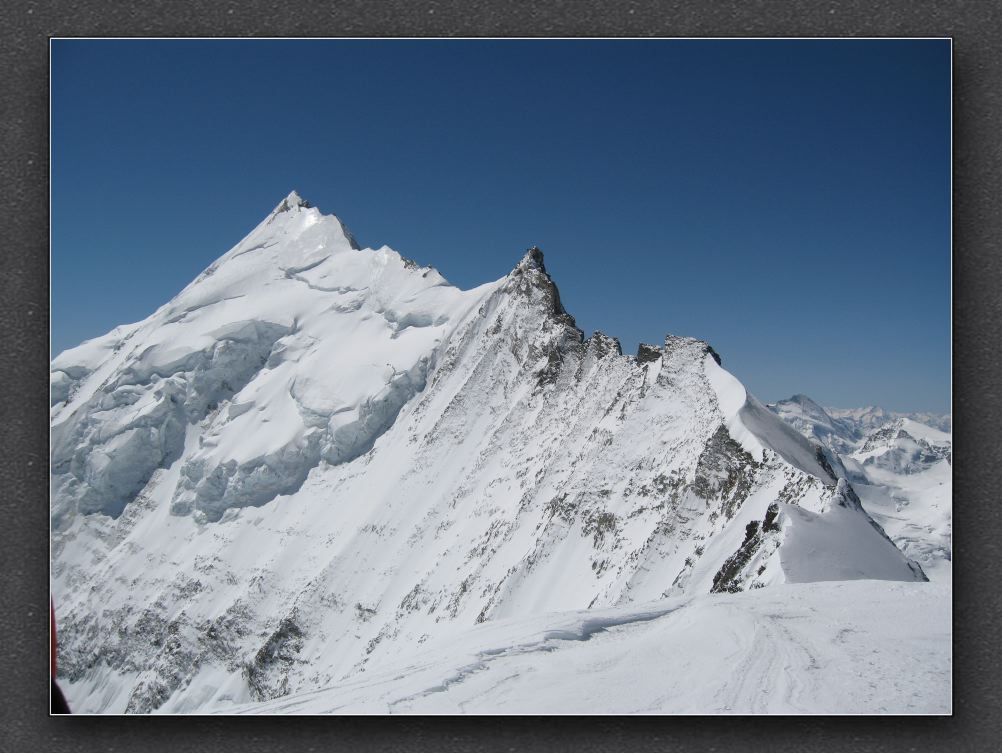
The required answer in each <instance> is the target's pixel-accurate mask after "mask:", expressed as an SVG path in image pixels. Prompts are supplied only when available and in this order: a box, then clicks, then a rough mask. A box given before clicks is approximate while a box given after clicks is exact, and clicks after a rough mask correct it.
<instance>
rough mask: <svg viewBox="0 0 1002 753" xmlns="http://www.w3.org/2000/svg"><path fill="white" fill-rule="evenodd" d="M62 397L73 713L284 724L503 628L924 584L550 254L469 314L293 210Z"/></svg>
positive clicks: (737, 395)
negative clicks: (599, 319) (274, 710)
mask: <svg viewBox="0 0 1002 753" xmlns="http://www.w3.org/2000/svg"><path fill="white" fill-rule="evenodd" d="M52 384H53V390H52V395H53V396H52V401H53V406H52V551H53V565H52V576H53V590H54V598H55V604H56V616H57V620H58V622H59V626H60V632H59V635H60V654H59V666H60V677H61V680H62V681H63V683H64V685H65V686H66V688H67V692H68V696H69V698H70V701H71V703H72V704H74V706H75V708H77V709H78V710H83V711H93V712H104V711H110V712H121V711H128V712H149V711H154V710H158V709H160V710H166V709H173V710H177V711H193V710H198V709H201V708H204V707H207V705H219V704H226V703H243V702H251V701H264V700H268V699H272V698H276V697H281V696H284V695H287V694H290V693H297V692H303V691H306V690H310V689H314V688H318V687H324V686H329V685H332V684H335V683H340V682H344V681H348V680H351V679H352V678H358V677H360V676H362V675H364V674H365V673H366V672H368V671H369V667H370V666H373V665H375V664H381V663H386V662H392V661H404V660H406V659H407V657H409V656H411V655H412V654H413V652H414V651H415V650H416V647H420V646H422V645H424V644H425V643H428V642H431V641H436V640H449V638H450V636H454V635H456V636H458V635H460V634H462V633H463V632H464V631H466V630H468V629H469V628H471V627H472V626H474V625H476V624H480V623H484V622H493V621H497V620H505V619H512V618H518V619H524V618H528V617H530V616H532V615H544V614H548V613H552V612H557V611H566V610H584V609H591V608H604V607H613V606H626V605H630V604H633V603H638V602H646V601H650V600H652V599H660V598H665V597H671V596H679V595H684V596H691V595H695V594H707V593H709V592H713V593H718V594H719V593H728V592H737V591H743V590H748V589H759V588H764V587H771V586H774V585H778V584H783V583H790V582H798V583H799V582H805V581H824V580H838V579H846V578H853V579H873V578H879V579H889V580H900V581H920V580H924V579H925V576H924V574H923V573H922V570H921V568H920V567H919V566H918V565H917V564H915V563H914V562H912V561H911V560H909V559H908V558H907V557H906V556H904V555H903V554H902V553H901V551H900V550H899V549H898V548H897V547H895V546H894V544H893V543H892V542H891V541H890V540H889V539H888V538H887V537H886V536H885V535H884V533H883V531H882V530H881V528H880V527H879V526H878V525H877V524H876V523H875V522H874V521H873V520H872V519H871V518H870V516H869V515H868V514H867V512H866V511H865V510H864V509H863V506H862V505H861V504H860V501H859V497H858V496H857V495H856V492H855V491H854V490H853V488H852V486H851V485H849V484H847V483H846V482H845V481H844V480H843V481H839V480H838V478H837V474H836V472H835V470H834V469H833V468H832V467H831V464H830V463H829V462H828V460H827V459H826V456H825V455H824V453H821V452H819V451H818V448H817V447H816V446H815V445H812V444H811V443H810V442H809V441H808V440H807V439H805V438H804V437H803V436H801V435H800V434H799V433H797V432H796V431H794V430H793V429H791V428H790V427H789V426H788V425H787V424H785V423H784V422H783V421H782V420H780V419H779V418H778V417H777V416H776V415H775V414H773V413H772V412H771V411H769V410H768V409H767V408H766V407H765V406H763V405H762V404H761V403H759V402H758V401H757V400H755V398H754V397H752V396H750V395H748V394H747V393H746V392H745V390H744V388H743V386H742V385H741V384H740V382H739V381H738V380H737V379H736V378H734V377H733V376H732V375H731V374H729V373H728V372H727V371H725V370H724V369H723V368H722V367H721V366H720V359H719V356H717V354H716V353H715V352H714V351H713V350H712V348H710V347H709V346H708V345H707V344H706V343H704V342H702V341H699V340H694V339H692V338H686V337H679V336H675V335H668V336H667V337H666V338H665V342H664V345H663V346H658V347H656V346H647V345H645V346H642V347H641V349H640V351H639V352H638V354H637V355H636V356H624V355H623V354H622V353H621V350H620V346H619V343H618V342H617V341H616V340H615V339H614V338H610V337H607V336H606V335H603V334H601V333H599V332H596V333H594V334H593V335H592V336H591V337H590V338H587V339H585V338H584V336H583V333H582V332H581V331H580V330H578V329H577V327H576V326H575V323H574V319H573V318H572V317H571V316H570V315H569V314H568V313H567V312H566V311H565V310H564V309H563V306H562V305H561V303H560V298H559V293H558V291H557V288H556V286H555V285H554V283H553V281H552V280H551V279H550V277H549V275H548V274H547V273H546V270H545V267H544V265H543V257H542V254H541V253H540V252H539V250H538V249H530V251H529V252H528V253H526V255H525V256H524V257H523V258H522V260H521V261H520V262H519V263H518V264H517V265H516V266H515V268H514V269H513V270H512V272H511V273H510V274H509V275H507V276H506V277H504V278H502V279H501V280H498V281H496V282H493V283H489V284H487V285H483V286H481V287H478V288H475V289H473V290H469V291H461V290H458V289H457V288H455V287H453V286H451V285H449V284H448V283H447V282H446V281H445V279H444V278H442V276H441V275H440V274H438V272H436V271H435V270H434V269H432V268H429V267H420V266H418V265H417V264H415V263H414V262H411V261H409V260H407V259H405V258H404V257H401V256H400V255H399V254H397V253H396V252H394V251H392V250H390V249H388V248H385V247H384V248H381V249H377V250H373V249H360V248H358V247H357V244H356V243H355V242H354V240H353V239H352V237H351V235H350V233H348V232H347V231H346V230H345V228H344V226H343V225H342V224H341V222H340V221H339V220H338V219H337V218H336V217H333V216H324V215H322V214H320V212H319V211H318V210H316V209H314V208H312V207H310V206H309V205H308V204H307V203H306V202H304V201H303V200H302V199H301V198H299V197H298V196H297V195H296V194H295V193H293V194H290V196H288V197H287V198H286V199H285V200H283V201H282V202H281V203H280V204H279V206H278V207H276V209H275V210H274V211H273V212H271V213H270V214H269V215H268V216H267V217H266V218H265V220H264V221H263V222H262V223H261V224H260V225H259V226H258V227H257V228H255V229H254V230H253V231H252V232H251V233H250V234H249V235H248V236H247V237H246V238H245V239H244V240H243V241H241V242H240V243H239V244H237V246H235V247H234V248H233V249H232V250H231V251H229V252H227V253H226V254H224V255H223V256H222V257H221V258H220V259H219V260H217V261H216V262H215V263H214V264H212V265H211V266H210V267H209V268H208V269H207V270H206V271H205V272H204V273H203V274H202V275H200V276H199V277H198V278H197V279H196V280H195V281H194V282H192V284H191V285H189V286H188V287H187V288H185V289H184V290H183V291H182V292H181V293H180V294H179V295H178V296H177V297H176V298H175V299H174V300H172V301H171V302H169V303H167V304H166V305H165V306H163V307H161V308H160V309H158V310H157V311H156V312H154V313H153V314H152V315H151V316H150V317H149V318H148V319H146V320H144V321H142V322H139V323H137V324H133V325H127V326H123V327H119V328H117V329H116V330H114V331H112V332H111V333H109V334H108V335H106V336H104V337H102V338H98V339H96V340H92V341H89V342H87V343H84V344H83V345H81V346H80V347H78V348H75V349H72V350H69V351H66V352H64V353H62V354H60V355H59V356H58V357H57V358H56V359H54V361H53V363H52Z"/></svg>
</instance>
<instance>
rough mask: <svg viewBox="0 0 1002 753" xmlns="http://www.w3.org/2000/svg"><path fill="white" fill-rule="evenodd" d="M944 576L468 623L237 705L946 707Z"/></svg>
mask: <svg viewBox="0 0 1002 753" xmlns="http://www.w3.org/2000/svg"><path fill="white" fill-rule="evenodd" d="M948 602H949V591H948V590H947V589H946V588H944V587H942V586H932V585H929V584H910V583H889V582H886V581H854V582H851V583H824V584H820V583H819V584H809V585H787V586H777V587H775V588H768V589H763V590H760V591H753V592H750V593H743V594H734V595H712V596H698V597H694V598H688V599H679V598H676V599H666V600H664V601H659V602H652V603H648V604H643V605H637V606H634V607H629V608H622V607H620V608H615V609H602V610H591V611H584V612H569V613H563V614H548V615H544V616H539V617H534V618H531V619H527V620H503V621H499V622H495V623H489V624H487V625H484V626H481V627H478V628H474V629H472V630H469V631H467V632H466V633H464V634H462V635H459V636H456V637H454V638H452V639H450V641H449V643H448V645H445V646H439V647H437V648H432V647H429V648H428V650H426V651H422V652H421V653H419V654H417V655H415V656H414V657H413V658H412V659H411V660H409V661H407V662H405V663H401V664H398V665H394V666H385V667H384V666H379V667H377V668H373V670H371V671H370V672H369V673H367V675H366V676H365V677H363V678H359V679H356V680H352V681H349V682H344V683H339V684H337V685H334V686H331V687H329V688H324V689H321V690H317V691H313V692H309V693H302V694H296V695H292V696H289V697H286V698H282V699H279V700H276V701H271V702H269V703H264V704H250V705H244V706H237V707H229V706H225V705H219V706H211V705H210V708H212V709H213V710H214V711H217V712H223V713H241V714H261V713H279V714H330V713H337V714H351V713H354V714H385V713H392V714H399V713H402V714H442V713H445V714H456V713H487V714H497V713H502V714H581V713H606V714H651V713H657V714H663V713H687V714H757V713H793V714H798V713H850V714H882V713H894V714H948V713H950V710H951V699H950V668H951V658H950V646H949V641H950V620H949V605H948Z"/></svg>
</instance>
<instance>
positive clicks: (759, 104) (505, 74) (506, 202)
mask: <svg viewBox="0 0 1002 753" xmlns="http://www.w3.org/2000/svg"><path fill="white" fill-rule="evenodd" d="M292 189H296V190H297V191H299V193H300V194H301V195H302V196H303V197H305V198H306V199H308V200H309V201H310V202H311V203H312V204H313V205H315V206H318V207H319V208H320V209H322V210H323V211H324V212H333V213H335V214H337V215H338V216H339V217H340V218H341V219H342V220H343V221H344V222H345V224H346V225H347V226H348V227H349V228H350V229H351V230H352V232H353V233H354V234H355V236H356V237H357V238H358V240H359V242H360V243H361V244H362V245H364V246H372V247H379V246H380V245H382V244H384V243H385V244H387V245H389V246H391V247H393V248H394V249H396V250H397V251H399V252H400V253H402V254H404V255H405V256H409V257H411V258H413V259H416V260H417V261H419V262H420V263H422V264H432V265H434V266H435V267H436V268H438V269H439V270H440V271H441V272H442V273H443V274H444V275H445V276H446V277H447V278H448V279H449V280H450V281H451V282H452V283H454V284H456V285H458V286H460V287H462V288H468V287H472V286H474V285H478V284H480V283H483V282H487V281H490V280H494V279H497V278H499V277H502V276H503V275H505V274H507V273H508V272H509V271H510V269H511V268H512V267H513V266H514V265H515V264H516V262H517V261H518V260H519V258H520V257H521V256H522V253H523V252H524V250H525V249H526V248H527V247H529V246H532V245H538V246H539V247H540V248H542V250H543V252H544V253H545V255H546V265H547V268H548V270H549V271H550V273H551V275H552V276H553V278H554V280H555V281H556V283H557V285H558V286H559V288H560V293H561V298H562V299H563V303H564V305H565V307H566V308H567V309H568V310H569V312H570V313H571V314H573V315H574V316H575V318H576V319H577V322H578V326H580V327H581V328H582V329H583V330H584V331H585V333H586V335H590V334H591V332H592V331H594V330H596V329H600V330H602V331H603V332H605V333H607V334H609V335H613V336H616V337H618V338H619V339H620V341H621V342H622V344H623V350H624V352H627V353H632V352H635V351H636V347H637V344H638V342H640V341H644V342H652V343H658V342H661V340H662V339H663V337H664V335H665V333H666V332H672V333H675V334H683V335H692V336H695V337H700V338H703V339H706V340H708V341H709V342H710V343H711V344H712V345H713V346H714V348H715V349H716V350H717V351H718V352H719V353H720V354H721V356H722V358H723V364H724V366H725V367H726V368H728V369H729V370H730V371H731V372H733V373H734V374H735V375H736V376H737V377H738V378H739V379H741V381H742V382H744V384H745V385H746V386H747V387H748V389H749V390H750V391H751V392H752V393H754V394H755V395H757V396H758V397H759V398H760V399H763V400H767V401H773V400H777V399H781V398H784V397H788V396H789V395H791V394H793V393H796V392H802V393H806V394H808V395H810V396H811V397H813V398H815V399H816V400H818V401H819V402H821V403H822V404H826V405H833V406H839V407H849V406H858V405H870V404H877V405H881V406H883V407H885V408H888V409H892V410H934V411H947V410H949V399H950V47H949V42H948V41H945V40H925V41H922V40H896V41H895V40H892V41H875V40H874V41H865V40H845V41H806V40H805V41H789V40H776V41H751V40H748V41H712V40H706V41H696V40H691V41H686V40H657V41H655V40H650V41H614V40H603V41H597V40H596V41H591V40H566V41H528V40H523V41H518V40H488V41H446V40H437V41H404V40H339V41H336V40H328V41H249V40H247V41H236V40H234V41H226V40H220V41H100V40H94V41H86V40H57V41H55V42H53V45H52V212H51V220H52V349H53V353H58V352H59V351H61V350H63V349H64V348H67V347H71V346H73V345H75V344H77V343H79V342H81V341H82V340H84V339H87V338H90V337H94V336H97V335H100V334H103V333H104V332H106V331H108V330H109V329H111V328H112V327H114V326H115V325H117V324H122V323H126V322H132V321H137V320H139V319H142V318H144V317H146V316H147V315H149V314H150V313H152V311H153V310H154V309H156V308H157V307H158V306H159V305H161V304H163V303H165V302H166V301H167V300H169V299H170V298H171V297H173V296H174V295H175V294H176V293H177V292H178V291H180V289H181V288H182V287H184V286H185V285H186V284H187V283H188V282H190V281H191V280H192V279H193V278H194V277H195V276H196V275H197V274H198V273H199V272H200V271H201V270H202V269H204V268H205V267H206V266H208V265H209V264H210V263H211V262H212V261H213V260H214V259H215V258H216V257H218V256H220V255H221V254H223V253H224V252H225V251H226V250H227V249H229V248H230V247H231V246H233V245H234V244H235V243H236V242H237V241H239V240H240V239H241V238H242V237H243V236H244V235H245V234H246V233H247V232H248V231H249V230H250V229H251V228H252V227H253V226H254V225H255V224H257V222H259V221H260V220H261V219H262V218H263V217H264V216H265V215H266V214H267V213H268V212H269V211H270V210H271V209H272V208H273V207H274V206H275V205H276V204H277V203H278V202H279V201H280V200H281V199H282V198H283V197H284V196H285V194H287V193H288V192H289V191H290V190H292Z"/></svg>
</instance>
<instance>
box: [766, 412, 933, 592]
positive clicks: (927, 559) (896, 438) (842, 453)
mask: <svg viewBox="0 0 1002 753" xmlns="http://www.w3.org/2000/svg"><path fill="white" fill-rule="evenodd" d="M770 407H771V409H772V410H773V411H775V412H776V413H777V414H778V415H779V416H780V417H781V418H783V420H784V421H786V422H787V423H789V424H790V425H791V426H792V427H794V428H796V429H797V430H798V431H800V432H801V433H802V434H803V435H804V436H805V437H808V438H810V439H811V440H813V441H816V442H817V443H819V444H821V445H822V446H823V447H824V448H825V449H826V450H827V451H829V452H830V453H832V455H833V456H834V457H833V460H832V466H833V468H834V470H835V471H836V473H837V474H838V475H839V476H841V477H844V478H846V479H848V480H849V481H851V482H852V485H853V489H854V490H855V491H856V493H857V494H858V495H859V497H860V499H861V500H862V502H863V504H864V506H865V508H866V510H867V511H868V512H869V513H870V514H871V515H872V516H873V518H874V519H875V520H876V521H877V522H878V523H879V524H880V525H881V527H882V528H883V529H884V530H885V531H886V532H887V534H888V535H889V536H890V537H891V539H892V540H893V541H894V543H895V544H896V545H897V546H898V547H899V548H900V549H901V550H902V551H903V552H905V553H906V554H907V555H908V556H909V557H911V558H913V559H915V560H916V561H917V562H919V563H920V564H921V565H922V568H923V570H924V571H925V572H926V574H927V575H928V576H929V577H930V578H933V579H936V580H948V579H949V577H950V573H951V569H952V568H951V560H952V517H953V514H952V510H953V504H952V503H953V500H952V479H953V473H952V451H953V441H952V435H951V434H950V433H949V431H944V430H942V429H940V428H936V427H937V426H941V427H946V428H947V429H948V428H949V427H950V417H949V416H935V415H932V414H917V413H912V414H904V413H893V412H890V411H885V410H883V409H880V408H873V407H870V408H860V409H854V410H836V409H825V408H822V407H821V406H820V405H818V404H817V403H816V402H814V401H813V400H811V399H810V398H808V397H806V396H805V395H795V396H794V397H792V398H790V399H788V400H782V401H780V402H778V403H775V404H773V405H771V406H770ZM836 416H837V417H836ZM920 418H921V419H922V421H927V422H928V423H923V422H922V421H920V420H919V419H920Z"/></svg>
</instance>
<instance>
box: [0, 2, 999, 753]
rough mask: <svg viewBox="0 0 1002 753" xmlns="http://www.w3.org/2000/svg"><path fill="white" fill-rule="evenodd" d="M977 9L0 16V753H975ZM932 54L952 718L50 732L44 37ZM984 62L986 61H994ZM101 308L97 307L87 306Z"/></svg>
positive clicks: (349, 6)
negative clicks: (945, 348)
mask: <svg viewBox="0 0 1002 753" xmlns="http://www.w3.org/2000/svg"><path fill="white" fill-rule="evenodd" d="M993 5H994V3H992V2H987V1H986V2H976V1H972V2H968V3H965V4H964V5H963V6H960V5H959V4H954V3H947V2H940V3H935V2H929V1H927V0H913V1H907V0H903V1H897V2H882V3H879V4H878V3H876V2H875V0H874V1H872V2H859V1H852V2H806V3H794V2H764V1H762V0H758V1H753V2H735V1H734V0H723V1H719V2H706V3H698V2H689V3H683V2H651V3H640V2H626V3H621V4H614V3H607V2H601V1H600V0H588V1H582V2H546V3H543V2H540V3H529V2H525V3H520V4H518V5H517V6H514V7H509V4H506V3H501V2H498V3H487V2H483V1H482V0H470V2H456V1H448V2H445V1H443V2H407V1H406V0H397V1H396V2H381V3H378V4H377V3H375V2H364V1H363V0H353V1H352V2H339V3H331V4H328V3H320V2H307V1H304V0H284V1H283V2H282V3H273V2H266V1H262V0H246V1H245V2H240V3H237V2H232V1H229V0H218V1H217V2H195V1H189V2H180V1H176V2H162V1H160V2H149V3H142V2H116V3H114V4H111V3H103V4H99V3H96V2H95V3H86V2H73V3H58V2H44V3H43V2H32V1H29V2H23V3H18V4H14V3H9V4H3V6H2V7H0V34H2V39H3V43H2V45H0V63H2V65H0V71H2V72H3V73H2V75H0V101H2V102H3V110H2V113H3V115H2V118H3V120H2V123H0V144H2V151H0V176H2V178H3V182H2V185H3V186H4V190H3V192H2V194H0V212H2V213H0V216H2V218H3V223H4V227H5V230H6V232H5V233H4V246H5V248H4V250H3V273H2V274H0V280H2V285H3V295H2V296H0V321H2V323H3V325H4V336H5V339H4V344H5V347H4V359H3V363H4V384H3V386H4V389H3V391H2V398H0V406H2V407H0V426H2V446H0V449H2V451H0V489H2V493H0V520H2V521H3V534H2V535H3V546H2V547H0V575H2V578H3V581H4V585H3V592H4V597H5V598H4V599H3V602H2V605H3V607H2V608H0V631H2V632H0V636H2V639H3V642H2V644H0V645H2V646H3V648H4V650H3V652H2V657H3V658H2V660H0V699H2V702H3V708H4V709H5V711H8V713H5V715H4V716H5V717H6V719H5V721H4V722H2V723H0V749H3V750H10V751H20V750H34V749H39V750H51V751H78V750H98V749H100V750H150V751H155V750H172V751H177V752H178V753H181V752H185V751H200V750H219V751H233V752H234V753H238V752H239V753H257V751H264V750H273V749H276V748H279V749H281V748H290V749H295V750H300V751H309V750H322V749H330V748H335V749H337V748H341V749H352V750H354V749H358V750H408V751H410V750H441V751H446V752H447V753H449V752H451V751H459V750H499V751H509V750H524V749H549V750H554V751H555V750H574V751H576V752H580V753H588V752H589V751H597V750H605V749H620V748H622V749H629V750H635V751H647V750H686V751H693V750H719V751H724V750H762V751H801V750H805V749H808V748H809V749H811V750H838V751H846V752H847V753H856V752H857V751H896V750H902V751H904V750H951V751H957V752H959V751H980V750H988V749H991V748H993V747H994V745H997V744H998V739H999V738H1000V737H1002V722H1000V696H1002V692H1000V682H999V680H998V677H999V675H1000V672H1002V666H1000V661H999V658H998V654H997V652H996V648H997V647H998V646H1000V645H1002V641H1000V635H999V625H998V623H997V622H996V617H998V616H999V615H1000V609H999V606H1000V589H999V588H998V587H997V584H996V582H995V579H994V578H993V577H992V575H993V573H994V571H995V569H996V568H997V563H998V562H999V559H1000V546H999V541H1000V530H999V519H1000V516H1002V505H999V504H997V500H998V493H997V491H996V489H997V485H998V482H996V481H994V480H993V479H992V478H991V476H992V475H993V474H992V472H993V471H995V470H996V469H998V468H999V467H1000V465H1002V453H1000V451H999V443H998V442H997V440H996V438H995V436H994V434H995V432H991V431H990V429H989V425H988V422H987V421H985V420H984V419H986V418H989V417H991V418H995V417H997V416H999V415H1002V414H1000V411H999V392H1000V389H999V387H998V386H997V380H996V377H995V375H996V374H997V373H999V368H1000V366H1002V359H1000V354H999V343H1000V340H1002V338H1000V337H999V334H998V333H999V325H1000V323H1002V295H1000V294H999V293H998V291H999V289H1000V288H999V271H1000V267H1002V254H998V253H993V251H995V250H997V249H1002V227H1000V224H1002V223H1000V209H999V205H1000V197H1002V186H1000V182H1002V149H1000V144H1002V137H1000V135H999V134H1000V133H1002V123H1000V118H999V113H1000V109H1002V97H1000V96H999V91H1002V76H1000V69H1002V59H1000V56H999V55H998V54H997V49H998V47H999V44H1000V40H1002V35H1000V33H999V32H1000V31H1002V27H1000V16H999V13H998V11H997V9H995V8H993ZM323 35H330V36H675V37H677V36H878V37H879V36H937V37H942V36H949V37H953V39H954V85H955V88H954V106H955V116H954V121H955V130H954V205H955V214H954V221H955V234H954V241H955V245H954V264H955V271H954V281H955V288H954V290H955V296H954V363H955V374H956V375H957V376H958V377H959V379H958V380H957V382H956V387H955V396H956V397H955V401H954V425H955V427H956V429H955V443H956V449H957V452H956V455H955V457H956V463H955V484H954V497H955V499H956V500H958V501H959V504H958V505H957V509H958V513H959V514H958V515H957V518H956V522H955V532H956V541H955V552H956V564H955V571H954V572H955V574H956V577H955V609H954V660H955V678H954V716H953V717H952V718H931V717H890V718H881V717H834V718H830V717H804V718H765V717H760V718H752V719H747V718H744V719H733V718H721V717H714V718H679V717H667V718H654V717H639V718H637V717H583V718H581V717H578V718H568V717H556V718H548V719H537V718H524V717H522V718H504V717H502V718H481V719H466V718H421V717H411V718H402V719H366V718H356V719H340V718H335V719H306V720H297V719H282V718H255V719H250V720H238V719H233V718H221V719H211V718H204V717H200V718H186V719H177V718H173V719H164V718H147V719H143V720H138V719H131V718H94V717H89V718H66V717H63V718H50V717H48V716H47V714H46V710H47V705H48V683H47V681H46V679H45V678H46V671H47V670H46V662H47V658H46V657H47V646H46V642H47V637H48V629H47V628H48V622H47V619H48V617H47V611H48V603H47V602H48V549H47V547H46V546H45V544H44V543H43V542H44V541H45V540H46V536H47V532H48V514H47V511H48V496H47V478H46V477H47V472H46V464H47V456H48V432H47V427H48V408H47V394H46V393H47V389H46V386H45V385H46V378H47V376H46V373H47V371H48V315H49V309H48V281H49V276H48V264H49V255H48V219H49V218H48V39H49V37H51V36H323ZM993 48H994V51H993ZM99 294H100V292H99Z"/></svg>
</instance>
